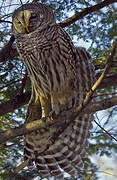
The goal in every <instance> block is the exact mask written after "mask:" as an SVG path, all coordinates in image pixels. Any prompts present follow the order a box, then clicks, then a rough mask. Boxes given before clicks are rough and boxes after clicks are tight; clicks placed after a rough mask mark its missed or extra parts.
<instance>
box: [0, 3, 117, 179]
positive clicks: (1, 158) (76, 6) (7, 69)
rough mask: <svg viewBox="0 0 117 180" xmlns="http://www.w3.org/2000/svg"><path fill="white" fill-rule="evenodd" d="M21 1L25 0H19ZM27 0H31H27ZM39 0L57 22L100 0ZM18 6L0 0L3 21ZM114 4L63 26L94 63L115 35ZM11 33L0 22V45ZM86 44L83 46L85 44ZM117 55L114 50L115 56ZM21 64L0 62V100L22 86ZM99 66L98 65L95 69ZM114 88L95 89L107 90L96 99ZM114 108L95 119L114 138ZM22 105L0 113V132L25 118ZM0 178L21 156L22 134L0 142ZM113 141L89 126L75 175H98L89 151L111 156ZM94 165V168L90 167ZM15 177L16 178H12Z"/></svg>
mask: <svg viewBox="0 0 117 180" xmlns="http://www.w3.org/2000/svg"><path fill="white" fill-rule="evenodd" d="M22 2H23V3H25V2H26V0H22ZM30 2H31V1H30ZM40 2H42V3H45V4H48V5H49V6H50V7H51V8H52V9H53V10H54V11H55V13H56V17H57V22H61V21H63V20H65V19H67V18H68V17H70V16H72V15H74V14H75V13H78V12H80V11H82V10H83V9H84V8H87V7H90V6H92V5H94V4H96V3H99V2H102V1H101V0H92V1H89V0H79V1H77V0H57V1H54V0H53V1H50V0H41V1H40ZM19 6H20V1H19V0H17V1H15V0H13V1H11V2H10V1H9V0H6V1H4V0H2V1H1V2H0V19H2V20H5V21H11V14H10V13H12V11H13V10H14V9H15V8H16V7H19ZM116 7H117V4H116V6H115V5H114V4H112V5H110V6H107V7H105V8H103V9H101V10H99V11H96V12H93V13H91V14H88V15H87V16H86V17H84V18H82V19H80V20H78V21H76V22H75V23H73V24H72V25H70V26H69V27H66V28H65V30H66V31H67V32H68V33H69V35H70V36H71V38H72V39H73V40H74V43H75V45H76V46H79V45H80V46H82V45H81V44H79V40H80V39H82V40H83V41H84V42H85V43H86V44H87V47H88V50H89V51H90V53H91V55H92V57H93V63H94V65H95V66H96V65H100V67H101V65H103V64H105V63H106V60H107V57H108V54H109V51H110V48H111V46H112V42H113V40H114V38H115V37H116V36H117V31H116V30H117V23H116V22H117V8H116ZM10 36H11V24H9V23H7V22H4V23H0V47H1V48H2V47H3V45H4V44H5V43H6V42H7V41H8V39H9V37H10ZM87 47H86V48H87ZM116 59H117V53H116V55H115V59H114V60H116ZM25 71H26V70H25V66H24V64H23V63H22V61H21V59H20V58H19V57H17V58H16V59H14V60H8V61H6V62H1V63H0V91H1V92H0V102H1V103H3V102H6V101H8V100H9V99H11V98H12V97H14V96H15V95H16V94H18V93H19V89H20V88H21V87H22V79H23V78H24V76H25V73H26V72H25ZM100 71H102V69H101V68H100V69H98V72H100ZM112 73H117V68H113V69H112V70H111V72H110V74H112ZM29 89H30V82H28V83H27V84H26V86H25V89H24V91H27V90H29ZM115 91H116V87H108V88H104V89H100V90H98V92H97V93H98V94H102V93H103V94H104V93H107V92H108V93H110V94H109V95H104V96H100V97H97V100H98V101H99V100H103V99H104V98H108V97H112V93H113V92H115ZM116 112H117V108H116V107H113V108H111V109H109V110H108V111H107V115H108V118H107V120H106V121H105V120H103V119H102V120H99V123H100V124H101V125H102V126H103V127H104V128H108V127H110V129H109V132H110V133H112V134H113V136H114V137H116V138H117V129H116V128H115V127H114V128H113V123H112V120H113V117H115V115H116ZM25 114H26V105H25V106H24V107H21V108H19V109H17V110H15V111H14V112H12V113H8V114H6V115H4V116H1V117H0V132H3V131H4V130H7V129H10V128H14V127H18V126H19V125H21V124H23V123H24V121H25ZM113 122H114V123H115V124H114V125H115V126H117V121H116V120H113ZM0 148H1V149H0V179H1V180H6V179H7V180H8V177H10V175H11V174H13V170H14V168H15V166H16V164H17V163H18V162H19V160H20V159H22V158H23V137H17V138H15V139H12V140H10V141H9V142H7V143H5V144H3V145H1V146H0ZM116 150H117V142H115V141H114V140H112V139H111V138H110V137H109V136H108V135H107V134H105V133H103V131H102V130H100V128H97V127H96V128H95V125H94V128H93V130H92V137H91V139H90V144H89V148H88V151H87V157H86V158H85V159H84V162H85V168H84V169H83V170H81V169H78V175H77V176H76V179H80V180H89V179H91V178H92V179H93V180H96V179H98V177H97V174H96V170H97V167H96V165H95V164H93V163H92V162H91V160H90V158H89V156H92V155H93V154H98V155H99V156H103V155H104V154H106V155H107V156H111V152H112V151H114V152H116ZM94 169H95V171H93V170H94ZM21 174H22V175H23V176H25V177H27V178H29V179H32V178H34V177H36V176H38V175H39V174H38V172H37V171H36V169H35V168H34V169H33V170H32V171H29V170H27V169H24V170H22V171H21ZM16 179H17V178H16ZM67 179H70V180H74V179H75V178H73V177H70V178H69V177H68V178H64V180H67Z"/></svg>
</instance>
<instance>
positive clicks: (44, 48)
mask: <svg viewBox="0 0 117 180" xmlns="http://www.w3.org/2000/svg"><path fill="white" fill-rule="evenodd" d="M70 43H71V44H70ZM17 47H18V50H19V53H20V54H21V55H22V58H23V59H24V62H25V65H26V68H27V70H28V74H29V76H30V79H31V82H32V86H33V87H34V90H35V91H36V93H38V94H39V95H41V96H44V97H47V96H48V95H49V93H50V92H51V91H58V90H59V91H60V89H62V88H63V87H65V86H66V87H67V86H69V83H70V82H71V81H72V80H73V81H74V71H73V69H74V64H75V61H74V57H73V51H74V49H73V47H74V46H73V44H72V42H71V40H70V38H69V36H68V35H67V34H66V33H65V31H64V30H63V29H61V28H60V27H58V26H52V27H48V28H46V29H45V30H43V31H41V32H40V31H35V32H33V33H30V34H27V35H23V37H20V38H17ZM71 60H72V61H71Z"/></svg>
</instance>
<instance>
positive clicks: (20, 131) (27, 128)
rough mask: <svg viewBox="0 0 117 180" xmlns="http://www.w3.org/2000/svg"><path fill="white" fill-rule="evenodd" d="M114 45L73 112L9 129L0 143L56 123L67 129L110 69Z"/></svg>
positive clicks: (116, 41) (116, 43) (3, 134)
mask: <svg viewBox="0 0 117 180" xmlns="http://www.w3.org/2000/svg"><path fill="white" fill-rule="evenodd" d="M116 45H117V39H115V41H114V43H113V45H112V48H111V51H110V54H109V56H108V59H107V64H106V67H105V69H104V71H103V72H102V74H101V76H100V77H99V78H98V80H97V81H96V83H95V84H94V85H93V87H92V88H91V90H90V91H89V92H88V93H87V94H86V97H85V99H84V101H83V102H82V103H81V104H80V105H79V106H78V107H76V108H75V109H74V110H69V111H67V112H65V111H64V112H62V113H60V114H59V116H58V117H57V116H56V115H55V116H54V117H53V118H50V117H49V118H48V119H47V118H42V119H40V120H37V121H33V122H30V123H27V124H24V126H23V127H22V126H20V127H19V128H15V129H14V130H11V129H10V130H8V131H5V132H4V133H1V134H0V137H1V138H0V143H4V142H5V141H7V140H9V139H11V138H14V137H16V136H21V135H24V134H27V133H30V132H32V131H35V130H37V129H39V130H40V129H41V128H45V127H48V128H49V127H50V126H53V128H55V129H56V128H57V127H58V123H59V124H61V122H62V125H63V126H65V127H67V126H68V125H69V124H70V123H71V122H72V120H73V119H75V118H76V117H77V116H79V114H81V113H84V112H85V111H84V109H85V108H86V107H87V104H89V103H90V101H91V99H92V95H93V94H94V92H95V90H96V88H97V87H98V86H99V85H100V83H101V81H102V80H103V78H104V76H105V75H106V73H108V71H109V69H110V67H111V63H112V60H113V56H114V54H115V49H116ZM91 111H92V109H91ZM88 113H89V112H88ZM68 117H69V118H68ZM66 119H69V122H66ZM62 131H63V129H62Z"/></svg>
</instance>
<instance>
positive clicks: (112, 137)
mask: <svg viewBox="0 0 117 180" xmlns="http://www.w3.org/2000/svg"><path fill="white" fill-rule="evenodd" d="M94 122H95V123H96V124H97V125H98V126H99V127H100V128H101V129H102V130H103V131H104V132H105V133H106V134H107V135H108V136H109V137H110V138H111V139H114V140H115V141H116V142H117V139H116V138H114V136H112V135H111V134H110V133H109V132H108V131H106V130H105V129H104V128H103V127H102V126H101V125H100V124H99V123H98V122H97V121H96V120H95V119H94Z"/></svg>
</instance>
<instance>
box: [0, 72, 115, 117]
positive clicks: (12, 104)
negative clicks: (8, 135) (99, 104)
mask: <svg viewBox="0 0 117 180" xmlns="http://www.w3.org/2000/svg"><path fill="white" fill-rule="evenodd" d="M111 86H117V73H115V74H113V75H110V76H106V77H104V79H103V81H102V82H101V84H100V85H99V87H98V88H97V89H102V88H108V87H111ZM30 96H31V91H27V92H25V93H22V94H21V95H20V94H19V95H17V96H15V97H13V98H12V99H10V100H8V101H7V102H4V103H1V104H0V116H3V115H5V114H7V113H9V112H12V111H14V110H15V109H18V108H20V107H21V106H23V105H25V104H28V102H29V100H30ZM115 105H117V101H116V102H115V103H114V105H113V106H115ZM110 107H112V106H110ZM107 108H109V107H107Z"/></svg>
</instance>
